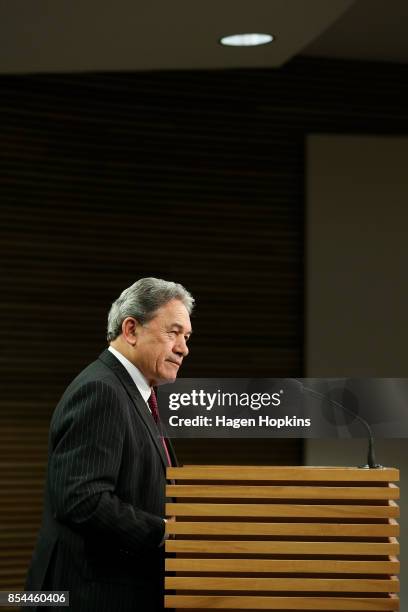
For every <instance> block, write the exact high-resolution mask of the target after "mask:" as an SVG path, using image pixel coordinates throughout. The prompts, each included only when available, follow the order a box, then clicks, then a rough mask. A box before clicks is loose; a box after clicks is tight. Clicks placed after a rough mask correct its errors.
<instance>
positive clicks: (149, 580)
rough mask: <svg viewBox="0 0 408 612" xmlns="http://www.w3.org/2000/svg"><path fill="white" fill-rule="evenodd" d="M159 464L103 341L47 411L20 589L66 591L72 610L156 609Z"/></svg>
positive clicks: (155, 441)
mask: <svg viewBox="0 0 408 612" xmlns="http://www.w3.org/2000/svg"><path fill="white" fill-rule="evenodd" d="M173 459H174V457H173ZM165 467H166V457H165V453H164V449H163V446H162V443H161V441H160V439H159V437H158V432H157V428H156V425H155V423H154V420H153V418H152V416H151V414H150V412H149V409H148V408H147V406H146V404H145V402H144V401H143V399H142V397H141V395H140V393H139V391H138V389H137V387H136V386H135V384H134V383H133V381H132V379H131V377H130V376H129V374H128V372H127V371H126V369H125V368H124V367H123V366H122V364H121V363H120V362H119V361H118V360H117V359H116V358H115V357H114V356H113V355H112V353H110V352H109V351H108V350H106V351H104V352H103V353H102V354H101V355H100V356H99V358H98V359H97V360H96V361H95V362H94V363H92V364H91V365H89V366H88V367H87V368H86V369H85V370H83V372H81V373H80V374H79V376H77V378H75V380H74V381H73V382H72V383H71V384H70V385H69V387H68V388H67V390H66V391H65V393H64V395H63V396H62V398H61V400H60V402H59V404H58V406H57V407H56V409H55V412H54V415H53V417H52V420H51V426H50V437H49V461H48V473H47V482H46V488H45V500H44V513H43V521H42V526H41V529H40V532H39V536H38V541H37V544H36V548H35V550H34V553H33V558H32V562H31V566H30V568H29V572H28V576H27V582H26V587H25V588H26V590H67V591H70V610H73V611H75V612H110V611H112V612H113V611H115V612H121V611H123V612H127V611H129V612H130V610H132V611H133V612H134V611H136V610H137V611H140V612H144V611H146V612H149V611H155V612H156V610H162V609H163V604H162V596H163V573H164V571H163V566H164V551H163V547H160V546H159V544H160V542H161V540H162V538H163V534H164V522H163V519H162V518H161V517H163V516H164V504H165ZM42 609H43V608H42Z"/></svg>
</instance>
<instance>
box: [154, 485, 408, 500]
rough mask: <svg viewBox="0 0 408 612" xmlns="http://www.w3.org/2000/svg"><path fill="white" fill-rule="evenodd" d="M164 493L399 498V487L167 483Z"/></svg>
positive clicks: (169, 494) (319, 497) (187, 495)
mask: <svg viewBox="0 0 408 612" xmlns="http://www.w3.org/2000/svg"><path fill="white" fill-rule="evenodd" d="M166 495H167V497H176V498H183V497H201V498H208V497H218V498H220V497H224V498H228V497H232V498H234V499H244V498H251V499H255V498H257V499H261V498H266V499H282V498H285V499H398V498H399V489H398V487H395V486H393V487H392V488H391V487H318V486H314V487H301V486H286V487H283V486H279V487H275V486H273V487H270V486H248V485H247V486H231V485H168V486H167V487H166Z"/></svg>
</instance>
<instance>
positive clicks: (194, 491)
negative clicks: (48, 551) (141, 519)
mask: <svg viewBox="0 0 408 612" xmlns="http://www.w3.org/2000/svg"><path fill="white" fill-rule="evenodd" d="M0 484H1V481H0ZM166 495H167V496H168V497H176V498H177V497H178V498H183V497H203V498H209V497H221V498H222V497H224V498H228V497H231V498H236V499H243V498H258V499H260V498H265V499H271V498H273V499H291V498H293V499H398V498H399V489H398V487H392V488H391V487H324V486H314V487H307V486H304V487H296V486H290V485H288V486H282V487H276V486H233V485H167V487H166Z"/></svg>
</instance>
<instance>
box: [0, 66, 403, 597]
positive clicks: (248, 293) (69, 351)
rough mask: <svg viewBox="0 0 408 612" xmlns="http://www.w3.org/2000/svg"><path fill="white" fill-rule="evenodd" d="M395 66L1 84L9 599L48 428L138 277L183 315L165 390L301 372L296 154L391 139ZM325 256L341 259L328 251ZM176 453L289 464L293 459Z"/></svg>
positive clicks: (186, 446) (0, 560) (257, 447)
mask: <svg viewBox="0 0 408 612" xmlns="http://www.w3.org/2000/svg"><path fill="white" fill-rule="evenodd" d="M407 76H408V71H407V68H406V67H404V66H397V65H389V64H371V63H363V62H361V63H359V62H346V61H335V60H327V61H325V60H314V59H305V58H298V59H296V60H294V61H292V62H290V63H289V64H288V65H287V66H285V67H284V68H282V69H280V70H250V71H249V70H237V71H219V72H191V73H190V72H168V73H160V72H157V73H139V74H80V75H64V76H61V75H49V76H43V75H41V76H19V77H1V78H0V92H1V97H0V112H1V123H0V142H1V148H0V156H1V165H0V170H1V175H0V195H1V234H2V235H1V250H2V252H1V257H0V261H1V272H0V274H1V276H0V277H1V282H2V297H1V301H0V307H1V310H2V315H3V316H2V318H1V328H0V333H1V337H2V349H1V354H0V360H1V371H2V375H1V380H2V389H1V395H0V467H1V476H0V479H1V481H0V484H1V487H2V503H1V505H0V522H1V524H2V525H4V526H5V527H6V528H5V529H4V530H2V532H1V534H0V538H1V540H0V542H1V546H0V555H1V556H0V587H1V588H6V587H13V588H14V587H16V588H20V587H21V585H22V581H23V575H24V572H25V567H26V565H27V561H28V558H29V555H30V552H31V548H32V543H33V538H34V534H35V531H36V529H37V527H38V522H39V516H40V510H41V491H42V483H43V475H44V466H45V458H46V438H47V429H48V422H49V417H50V414H51V412H52V410H53V407H54V406H55V402H56V401H57V399H58V397H59V396H60V394H61V392H62V391H63V389H64V387H65V385H66V384H67V383H68V382H69V381H70V380H71V379H72V377H73V376H74V375H75V374H76V373H77V372H78V370H79V369H81V368H82V367H83V366H84V365H85V364H87V363H88V362H89V361H90V360H93V359H94V358H95V356H96V355H97V354H98V352H99V351H101V350H102V349H103V348H104V346H105V342H104V335H105V326H106V315H107V311H108V309H109V306H110V303H111V302H112V300H113V299H115V298H116V297H117V295H118V294H119V293H120V291H121V290H122V289H123V288H124V287H126V286H128V285H129V284H131V283H132V282H134V280H136V279H137V278H140V277H141V276H147V275H149V276H159V277H163V278H167V279H174V280H178V281H179V282H182V283H183V284H185V286H186V287H187V288H188V289H189V290H190V291H191V292H192V293H193V294H194V295H195V296H196V297H197V302H198V307H197V312H196V316H195V318H194V319H193V326H194V329H195V333H194V337H193V339H192V341H191V357H190V358H189V359H188V360H187V362H186V364H185V366H184V367H183V372H182V374H183V376H224V377H226V376H233V377H239V376H244V377H256V376H267V377H269V376H271V377H280V376H301V375H302V373H303V316H304V312H303V311H304V308H303V300H304V280H303V276H304V275H303V266H304V262H303V253H304V244H303V240H304V239H303V231H304V227H303V226H304V167H305V159H304V139H305V134H307V133H310V132H356V133H376V134H399V133H407V131H408V115H407V112H406V109H407V108H408V104H407V102H408V85H407V83H408V81H407ZM339 246H340V245H339ZM237 442H239V441H228V442H227V441H218V443H217V444H214V442H212V443H211V448H210V447H209V445H208V443H207V442H205V441H199V440H197V441H194V443H192V442H187V441H186V442H183V443H178V446H177V449H178V452H179V455H180V458H181V461H183V462H184V463H192V462H197V463H209V462H215V463H228V462H231V463H247V464H248V463H269V464H273V463H275V464H279V463H283V464H285V463H286V464H289V463H294V464H298V463H301V460H302V457H301V450H302V449H301V444H300V442H298V441H295V440H292V441H291V440H280V441H264V442H263V443H260V442H259V441H256V444H253V443H252V444H251V443H250V442H240V443H239V444H238V443H237Z"/></svg>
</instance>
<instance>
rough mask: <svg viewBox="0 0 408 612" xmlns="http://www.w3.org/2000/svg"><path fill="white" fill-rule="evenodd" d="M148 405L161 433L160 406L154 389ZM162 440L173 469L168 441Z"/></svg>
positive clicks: (168, 461) (169, 463) (161, 437)
mask: <svg viewBox="0 0 408 612" xmlns="http://www.w3.org/2000/svg"><path fill="white" fill-rule="evenodd" d="M148 404H149V406H150V410H151V411H152V416H153V418H154V422H155V423H156V425H157V427H158V429H159V431H161V428H160V414H159V407H158V404H157V397H156V393H155V392H154V389H152V393H151V395H150V397H149V402H148ZM160 439H161V441H162V443H163V447H164V452H165V453H166V457H167V463H168V465H169V466H170V467H171V459H170V453H169V449H168V448H167V444H166V440H165V438H163V436H162V435H160Z"/></svg>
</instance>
